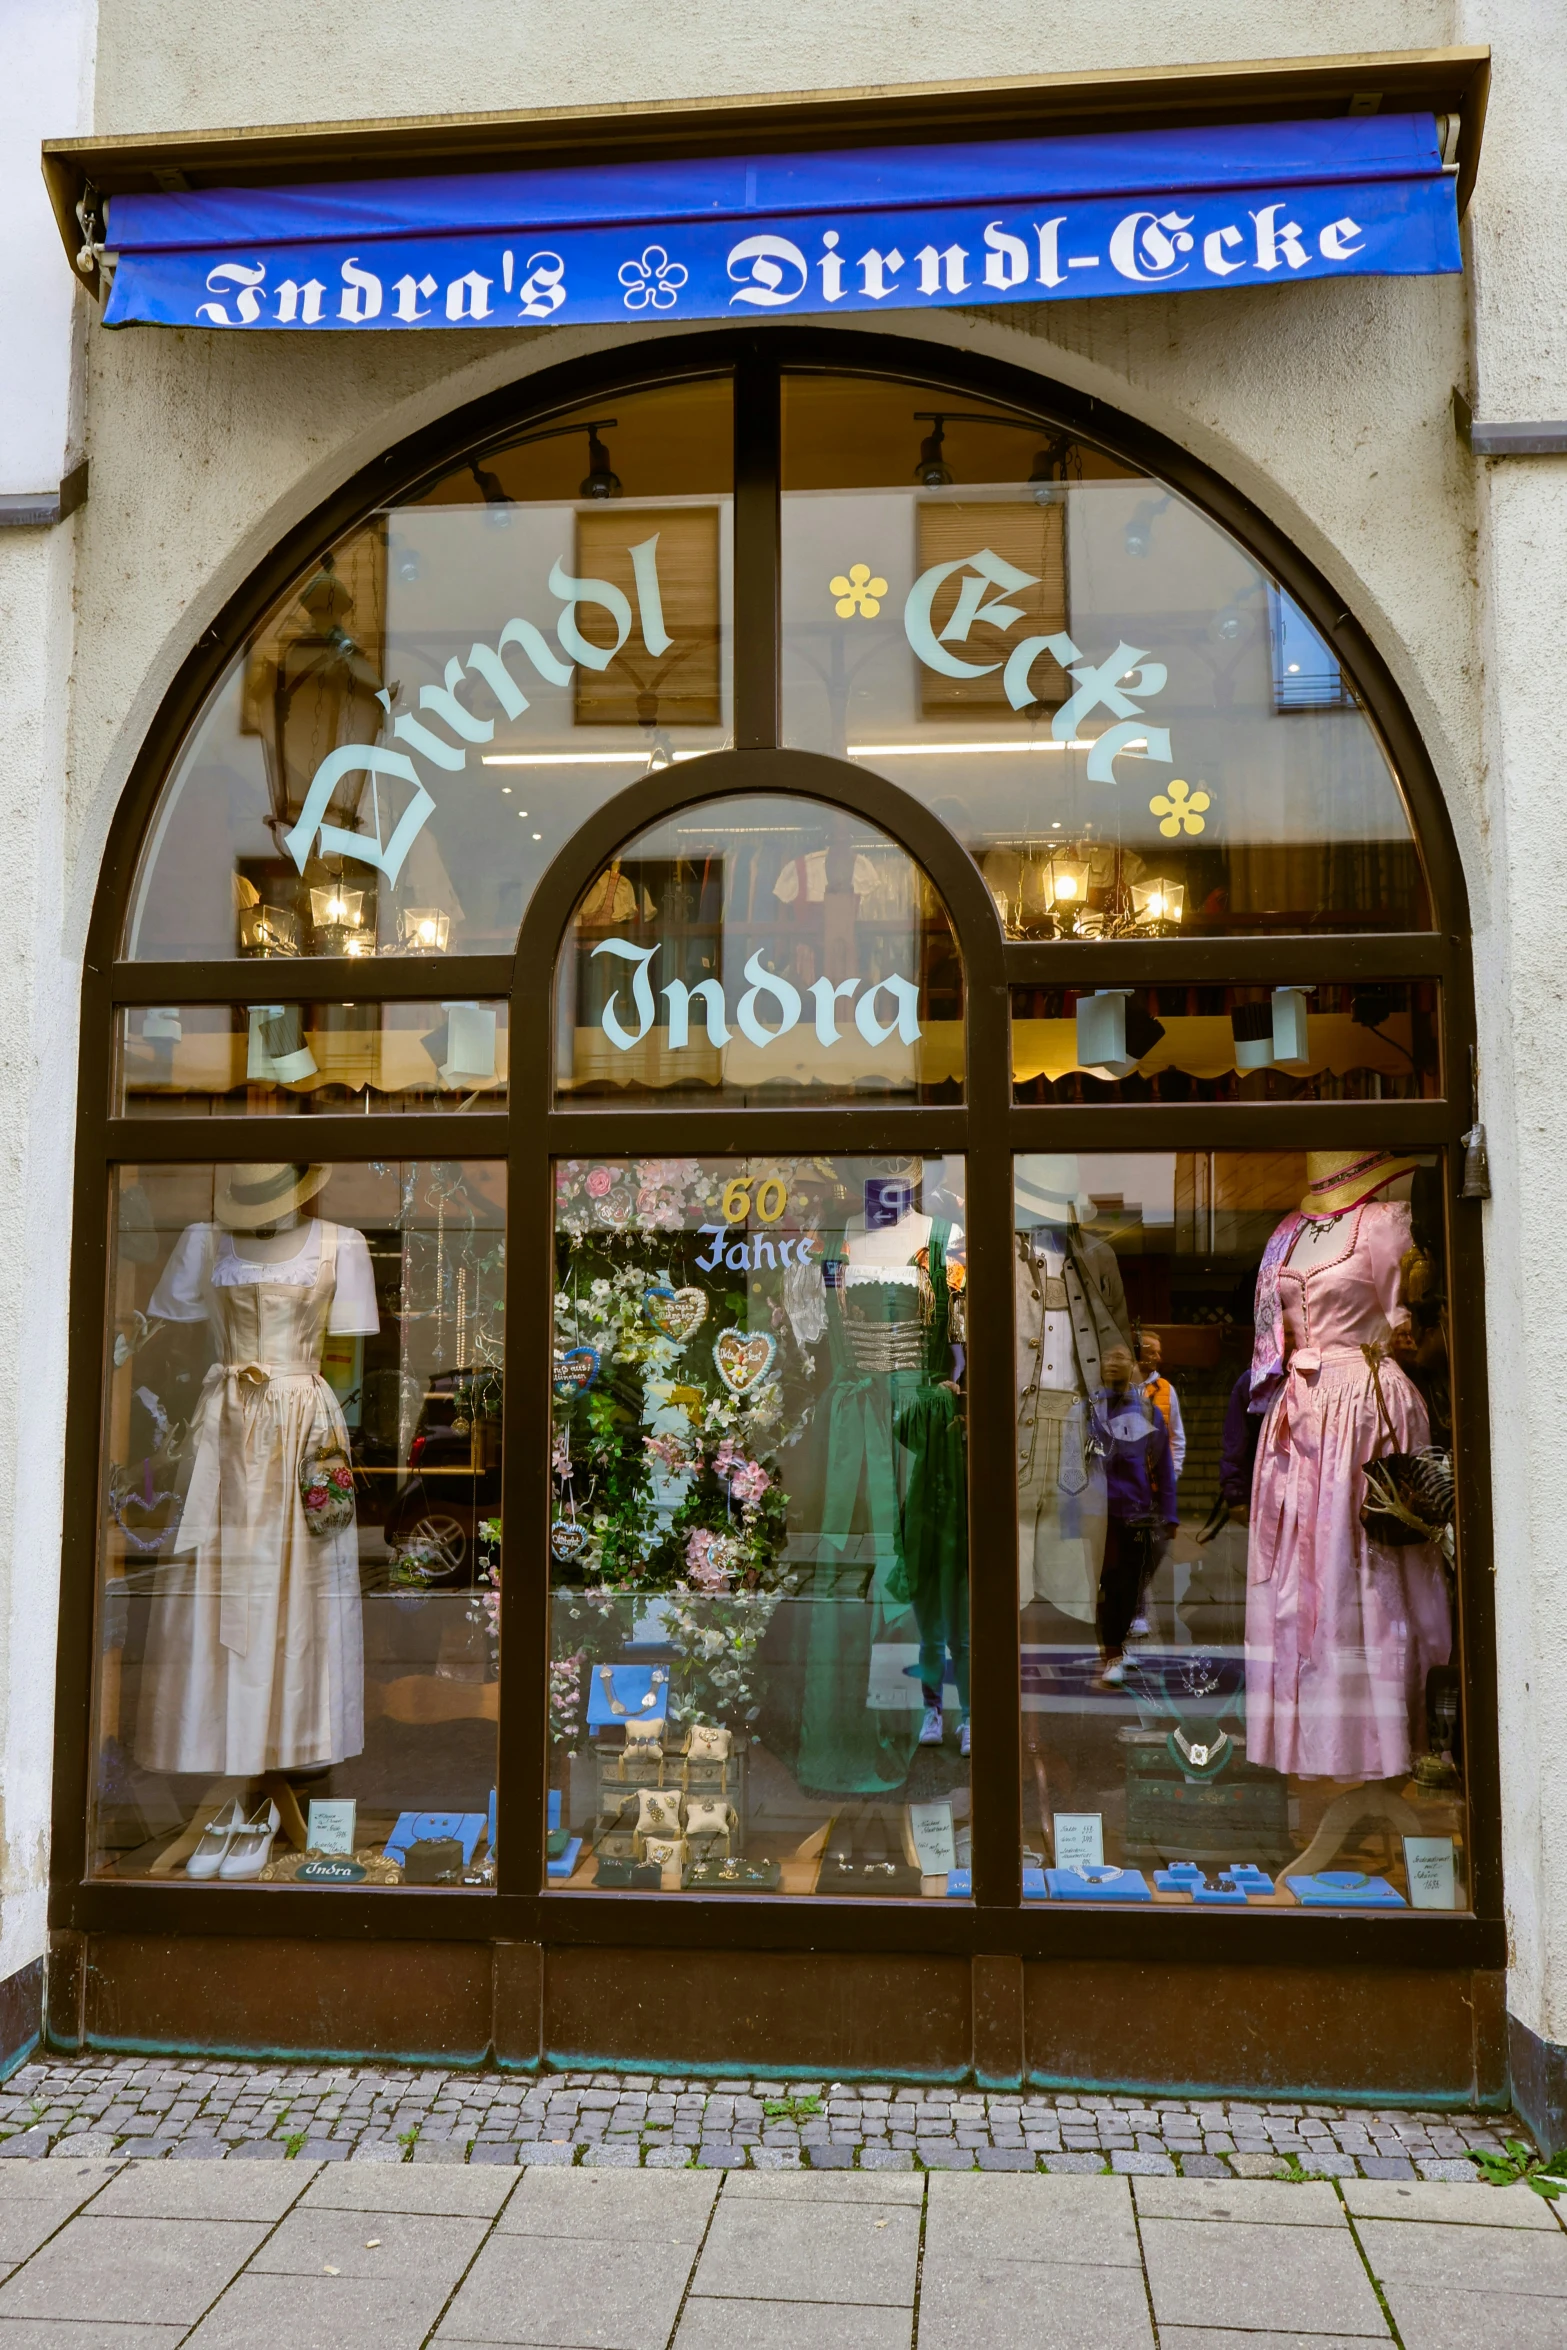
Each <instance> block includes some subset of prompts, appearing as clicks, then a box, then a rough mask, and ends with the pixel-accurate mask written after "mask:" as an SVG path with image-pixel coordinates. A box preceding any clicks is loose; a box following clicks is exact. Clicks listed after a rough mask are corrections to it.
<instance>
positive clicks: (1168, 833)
mask: <svg viewBox="0 0 1567 2350" xmlns="http://www.w3.org/2000/svg"><path fill="white" fill-rule="evenodd" d="M1212 806H1213V802H1212V800H1210V799H1209V797H1208V794H1207V793H1206V792H1205V791H1193V790H1192V788H1191V786H1190V785H1189V784H1187V783H1183V782H1182V781H1181V779H1180V777H1179V776H1177V777H1176V779H1175V781H1174V782H1173V783H1172V784H1171V786H1170V791H1169V797H1168V798H1166V796H1165V794H1164V793H1163V792H1162V791H1160V792H1155V793H1154V796H1153V798H1152V799H1151V800H1150V801H1149V803H1148V813H1149V815H1150V816H1159V817H1162V818H1163V822H1162V823H1161V824H1160V826H1159V830H1160V831H1161V832H1162V833H1163V834H1164V837H1165V839H1166V840H1174V839H1175V838H1176V836H1177V835H1178V834H1179V833H1182V832H1203V831H1205V830H1206V829H1207V827H1206V826H1205V825H1204V823H1203V820H1202V817H1203V810H1204V809H1205V808H1211V807H1212Z"/></svg>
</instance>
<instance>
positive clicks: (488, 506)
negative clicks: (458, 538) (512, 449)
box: [468, 457, 511, 530]
mask: <svg viewBox="0 0 1567 2350" xmlns="http://www.w3.org/2000/svg"><path fill="white" fill-rule="evenodd" d="M468 470H469V472H470V473H471V474H472V475H473V478H474V480H475V481H476V482H477V483H478V485H479V494H480V496H481V497H482V498H483V500H484V520H485V524H486V526H487V527H488V528H489V529H490V530H510V528H511V500H510V498H508V497H507V495H506V492H505V490H504V488H503V487H502V485H501V479H500V476H499V474H496V473H490V472H488V471H487V470H486V469H485V467H484V466H482V465H481V464H480V463H479V461H478V459H477V457H475V458H473V459H471V460H470V462H469V466H468Z"/></svg>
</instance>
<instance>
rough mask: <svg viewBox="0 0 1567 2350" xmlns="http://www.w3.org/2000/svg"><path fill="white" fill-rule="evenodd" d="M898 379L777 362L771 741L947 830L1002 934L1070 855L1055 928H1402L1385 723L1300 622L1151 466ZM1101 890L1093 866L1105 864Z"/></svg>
mask: <svg viewBox="0 0 1567 2350" xmlns="http://www.w3.org/2000/svg"><path fill="white" fill-rule="evenodd" d="M943 397H944V396H943V395H941V394H939V393H935V392H931V391H927V390H923V389H922V388H921V387H920V386H919V385H917V384H913V385H911V384H892V383H880V382H877V381H875V380H874V379H869V378H841V377H836V376H828V375H799V376H790V377H787V378H786V379H785V386H784V443H783V446H784V459H783V464H784V474H783V488H784V497H783V614H784V640H783V692H784V739H785V741H786V742H789V743H791V744H796V745H798V746H800V747H801V748H803V749H809V750H815V751H825V752H830V753H833V754H835V755H836V756H838V757H840V758H843V757H846V758H849V759H852V760H854V761H855V762H856V763H860V764H863V765H865V766H867V767H871V768H875V769H877V770H879V771H880V772H881V773H883V774H885V775H887V776H890V777H891V778H893V779H894V780H895V781H896V782H898V783H899V784H901V785H902V786H903V788H904V789H905V790H906V791H910V792H914V793H916V794H918V796H919V797H920V798H921V799H923V800H924V801H926V803H927V804H928V805H929V806H930V807H931V808H933V809H934V810H935V811H936V812H937V813H939V814H940V815H941V816H942V817H943V818H944V819H945V821H946V822H947V823H948V824H950V825H951V827H952V829H953V830H954V832H955V833H956V834H957V835H958V837H959V839H960V840H962V842H963V843H964V845H965V847H967V848H968V849H969V850H970V851H971V852H972V854H973V855H974V856H975V857H976V858H977V859H978V861H979V863H980V865H981V867H982V869H983V870H984V872H985V874H986V877H987V879H989V880H990V881H991V885H992V888H993V889H994V891H995V893H996V896H997V899H998V903H1003V905H1004V908H1005V918H1006V920H1007V923H1008V927H1009V929H1010V930H1011V931H1012V932H1013V934H1014V935H1017V936H1039V935H1042V934H1043V935H1048V934H1049V933H1042V932H1041V930H1040V928H1039V922H1038V908H1037V907H1036V906H1035V905H1034V904H1032V903H1031V901H1030V898H1029V894H1028V892H1027V890H1026V889H1025V890H1024V891H1023V892H1022V894H1021V904H1019V902H1018V901H1019V893H1018V891H1017V889H1016V886H1015V879H1016V873H1017V868H1018V865H1019V861H1020V859H1021V860H1022V861H1024V862H1025V863H1027V864H1037V862H1038V861H1039V859H1040V857H1041V856H1042V855H1043V854H1045V853H1047V852H1049V851H1052V850H1056V849H1061V850H1064V851H1066V852H1067V853H1068V854H1069V855H1070V856H1072V857H1073V858H1075V859H1076V860H1077V861H1078V862H1079V863H1081V864H1082V865H1083V866H1085V868H1086V867H1091V868H1092V870H1093V875H1094V879H1095V885H1096V889H1097V890H1098V893H1099V895H1098V903H1097V904H1095V905H1092V906H1091V907H1090V909H1089V911H1088V913H1087V914H1086V916H1085V915H1080V916H1079V918H1078V919H1077V921H1076V923H1075V924H1074V926H1073V927H1074V932H1075V935H1078V936H1094V937H1099V936H1104V937H1112V936H1123V935H1126V934H1127V933H1128V932H1138V931H1143V930H1146V928H1147V926H1148V924H1147V917H1146V915H1145V913H1144V912H1142V911H1140V910H1139V906H1138V902H1137V901H1138V898H1139V894H1140V893H1142V892H1144V891H1146V890H1147V889H1148V888H1149V887H1150V886H1152V885H1153V884H1154V883H1155V882H1160V883H1162V884H1164V885H1166V886H1165V888H1164V891H1163V894H1164V896H1165V899H1166V902H1167V904H1169V905H1172V906H1173V892H1172V890H1171V889H1170V888H1169V886H1168V885H1171V884H1173V885H1176V887H1177V888H1178V890H1179V892H1180V906H1179V911H1178V913H1175V914H1173V916H1172V918H1171V920H1170V921H1169V924H1168V927H1170V928H1173V929H1176V930H1177V931H1178V932H1179V933H1180V934H1182V935H1185V934H1203V933H1225V932H1248V931H1291V930H1301V929H1308V928H1309V929H1312V930H1321V929H1323V928H1324V927H1326V928H1339V929H1348V930H1378V929H1395V930H1404V929H1425V928H1428V927H1429V922H1430V917H1429V910H1428V907H1427V902H1426V896H1425V889H1424V883H1423V879H1422V875H1421V869H1420V863H1419V858H1418V856H1417V854H1416V850H1415V846H1414V842H1413V839H1412V837H1411V833H1410V827H1409V822H1408V818H1407V816H1406V814H1405V812H1404V808H1403V804H1402V801H1401V798H1400V795H1399V791H1398V788H1397V785H1396V782H1395V780H1394V777H1393V775H1392V772H1391V770H1390V768H1389V765H1388V762H1387V758H1386V756H1385V754H1384V752H1383V749H1382V747H1381V744H1380V742H1379V740H1378V738H1377V736H1376V734H1375V733H1374V731H1373V729H1372V727H1371V725H1370V724H1369V722H1368V720H1367V718H1366V715H1365V713H1364V711H1363V710H1362V709H1361V707H1360V705H1359V703H1358V702H1357V700H1356V697H1355V693H1354V689H1353V686H1352V684H1351V682H1350V681H1349V680H1348V679H1347V678H1346V677H1345V676H1344V674H1343V672H1342V671H1341V670H1340V668H1339V667H1338V665H1337V663H1336V661H1335V660H1334V658H1333V656H1332V654H1331V653H1330V651H1329V649H1328V647H1327V646H1326V645H1325V644H1324V643H1323V642H1322V640H1321V638H1320V637H1319V636H1318V635H1317V633H1316V631H1315V630H1314V628H1313V627H1312V626H1311V623H1310V622H1309V621H1308V620H1307V618H1306V616H1305V614H1304V613H1303V612H1301V611H1300V610H1299V608H1298V607H1297V606H1296V605H1295V604H1294V603H1293V602H1292V600H1291V599H1290V597H1289V596H1288V595H1287V594H1286V593H1285V592H1284V590H1283V589H1282V588H1281V587H1280V586H1279V585H1278V583H1277V582H1276V581H1275V580H1273V579H1271V578H1270V577H1269V576H1268V574H1267V573H1266V572H1265V571H1264V570H1262V569H1261V568H1260V567H1259V565H1258V564H1257V562H1256V561H1255V559H1254V558H1253V557H1252V556H1250V555H1248V554H1247V553H1246V552H1245V550H1244V549H1243V548H1242V547H1241V546H1240V545H1239V544H1238V543H1237V542H1236V541H1235V540H1234V539H1232V538H1231V537H1230V536H1229V535H1228V533H1227V532H1225V531H1223V530H1221V529H1220V528H1219V527H1218V526H1217V525H1216V524H1215V523H1213V522H1211V521H1209V520H1208V518H1207V517H1206V516H1205V515H1203V514H1202V513H1200V512H1199V511H1198V509H1197V508H1196V507H1195V506H1193V505H1191V504H1189V503H1188V502H1187V500H1186V499H1184V498H1182V497H1181V496H1179V495H1178V494H1177V493H1176V492H1175V491H1173V490H1170V489H1167V488H1166V487H1165V485H1164V484H1163V483H1162V482H1159V481H1156V480H1153V479H1151V478H1150V477H1148V476H1147V475H1144V474H1141V473H1139V472H1137V471H1136V470H1135V469H1134V468H1132V467H1131V466H1128V465H1126V464H1124V463H1123V462H1122V461H1121V460H1119V459H1118V458H1114V457H1111V456H1109V455H1107V454H1106V453H1105V452H1104V451H1102V450H1099V449H1094V448H1090V447H1087V446H1084V445H1083V444H1082V443H1079V442H1077V441H1074V440H1073V439H1071V437H1070V436H1069V435H1066V434H1063V433H1062V432H1061V431H1060V430H1059V428H1057V427H1054V426H1052V425H1050V424H1048V423H1041V422H1039V421H1038V420H1036V419H1030V418H1024V417H1019V416H1017V415H1015V414H1009V413H1007V412H1005V411H1003V410H1001V409H998V408H992V407H988V406H987V404H986V403H985V402H983V401H978V402H975V401H961V400H954V399H952V398H951V397H950V395H948V396H946V406H945V408H944V409H943V408H942V400H943ZM1112 885H1113V886H1112Z"/></svg>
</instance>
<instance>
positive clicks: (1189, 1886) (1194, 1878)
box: [1153, 1860, 1273, 1909]
mask: <svg viewBox="0 0 1567 2350" xmlns="http://www.w3.org/2000/svg"><path fill="white" fill-rule="evenodd" d="M1216 1873H1217V1875H1218V1877H1219V1880H1220V1881H1219V1883H1218V1884H1217V1885H1210V1884H1209V1883H1208V1882H1207V1871H1206V1870H1204V1869H1201V1868H1199V1867H1198V1865H1197V1863H1196V1862H1195V1861H1191V1860H1176V1861H1172V1862H1171V1863H1170V1866H1169V1867H1168V1868H1167V1869H1156V1870H1155V1871H1154V1880H1153V1881H1154V1883H1155V1884H1156V1885H1157V1886H1158V1888H1159V1891H1160V1892H1161V1893H1189V1894H1190V1895H1191V1898H1192V1900H1193V1901H1194V1902H1196V1903H1198V1904H1200V1905H1201V1906H1202V1907H1204V1908H1207V1909H1244V1908H1245V1906H1246V1904H1247V1902H1248V1901H1249V1900H1251V1899H1253V1898H1254V1897H1255V1896H1256V1895H1259V1894H1264V1893H1271V1892H1272V1891H1273V1879H1272V1878H1271V1877H1270V1876H1269V1875H1268V1874H1267V1872H1266V1871H1265V1870H1263V1869H1259V1868H1257V1867H1256V1866H1255V1865H1254V1864H1253V1863H1252V1862H1251V1861H1238V1862H1237V1863H1236V1864H1235V1865H1234V1867H1232V1868H1226V1869H1220V1870H1218V1871H1217V1872H1216Z"/></svg>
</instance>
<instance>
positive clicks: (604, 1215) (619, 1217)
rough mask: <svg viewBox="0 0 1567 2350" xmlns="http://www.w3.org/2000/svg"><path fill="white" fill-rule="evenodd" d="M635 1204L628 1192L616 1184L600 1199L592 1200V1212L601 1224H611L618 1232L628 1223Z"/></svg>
mask: <svg viewBox="0 0 1567 2350" xmlns="http://www.w3.org/2000/svg"><path fill="white" fill-rule="evenodd" d="M635 1205H636V1202H635V1201H634V1200H633V1199H632V1196H631V1194H630V1192H629V1191H623V1190H621V1189H620V1188H619V1187H618V1186H617V1187H616V1189H615V1190H614V1191H606V1192H605V1194H604V1197H603V1198H602V1199H596V1200H595V1201H594V1202H593V1213H594V1214H595V1216H597V1218H598V1220H599V1222H600V1223H601V1224H611V1225H613V1226H614V1228H615V1230H616V1231H617V1232H619V1231H622V1230H623V1229H624V1227H625V1226H626V1225H627V1224H629V1223H630V1221H631V1212H632V1209H633V1208H634V1207H635Z"/></svg>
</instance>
